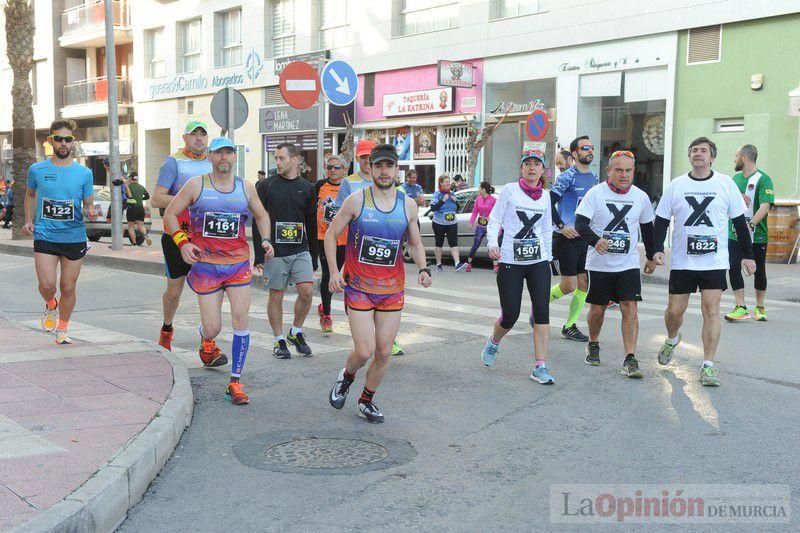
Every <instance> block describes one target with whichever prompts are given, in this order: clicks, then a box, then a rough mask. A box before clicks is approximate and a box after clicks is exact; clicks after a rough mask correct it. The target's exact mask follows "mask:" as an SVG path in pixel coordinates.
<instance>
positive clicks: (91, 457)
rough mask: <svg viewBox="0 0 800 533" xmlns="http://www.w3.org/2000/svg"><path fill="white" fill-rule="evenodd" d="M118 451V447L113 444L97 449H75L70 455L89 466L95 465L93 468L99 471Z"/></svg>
mask: <svg viewBox="0 0 800 533" xmlns="http://www.w3.org/2000/svg"><path fill="white" fill-rule="evenodd" d="M119 449H120V446H118V445H116V444H114V445H109V446H99V447H97V448H77V449H75V450H74V451H72V452H70V453H71V454H72V455H75V456H76V457H79V458H80V459H82V460H84V461H86V462H87V463H89V464H92V465H95V467H96V468H98V469H99V468H101V467H102V466H103V465H105V464H106V463H107V462H108V461H109V460H110V459H111V458H112V457H113V456H114V455H116V453H117V452H118V451H119Z"/></svg>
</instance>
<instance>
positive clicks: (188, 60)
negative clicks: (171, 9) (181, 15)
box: [177, 18, 203, 73]
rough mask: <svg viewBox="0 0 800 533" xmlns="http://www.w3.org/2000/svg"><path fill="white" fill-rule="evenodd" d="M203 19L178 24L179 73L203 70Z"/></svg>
mask: <svg viewBox="0 0 800 533" xmlns="http://www.w3.org/2000/svg"><path fill="white" fill-rule="evenodd" d="M202 23H203V21H202V20H201V19H199V18H198V19H192V20H185V21H183V22H179V23H178V43H179V46H178V61H177V63H178V72H181V73H185V72H198V71H200V70H203V44H202Z"/></svg>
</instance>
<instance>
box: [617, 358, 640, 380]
mask: <svg viewBox="0 0 800 533" xmlns="http://www.w3.org/2000/svg"><path fill="white" fill-rule="evenodd" d="M622 373H623V374H624V375H626V376H628V377H629V378H637V379H638V378H643V377H644V374H642V371H641V370H639V361H637V360H636V358H635V357H634V356H632V355H631V356H629V357H626V358H625V362H624V363H622Z"/></svg>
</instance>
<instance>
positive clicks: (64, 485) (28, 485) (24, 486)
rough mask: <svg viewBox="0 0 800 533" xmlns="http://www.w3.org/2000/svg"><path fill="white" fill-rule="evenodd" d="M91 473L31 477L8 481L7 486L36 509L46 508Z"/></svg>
mask: <svg viewBox="0 0 800 533" xmlns="http://www.w3.org/2000/svg"><path fill="white" fill-rule="evenodd" d="M90 476H91V474H89V475H86V474H73V475H66V476H59V477H58V478H55V479H32V480H26V481H17V482H13V483H9V484H8V487H9V488H11V489H12V490H13V491H14V492H16V493H17V494H20V495H21V496H23V497H24V498H25V499H26V500H27V501H28V502H30V503H31V504H33V505H34V506H36V508H38V509H47V508H48V507H52V506H53V505H55V504H56V503H58V502H60V501H61V500H63V499H64V498H66V497H67V496H69V495H70V494H72V493H73V492H74V491H75V489H77V488H78V487H80V486H81V485H82V484H83V483H85V482H86V480H87V479H89V477H90Z"/></svg>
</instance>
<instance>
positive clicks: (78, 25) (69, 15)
mask: <svg viewBox="0 0 800 533" xmlns="http://www.w3.org/2000/svg"><path fill="white" fill-rule="evenodd" d="M111 12H112V14H113V15H114V26H118V27H128V26H129V25H130V20H129V17H128V2H127V1H126V0H114V1H113V2H111ZM105 20H106V12H105V5H104V3H103V1H102V0H96V1H94V2H92V3H91V4H87V5H82V6H78V7H73V8H70V9H66V10H64V12H63V13H61V35H62V36H64V35H69V34H72V33H78V32H85V31H91V30H97V29H100V28H103V26H104V24H105Z"/></svg>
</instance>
